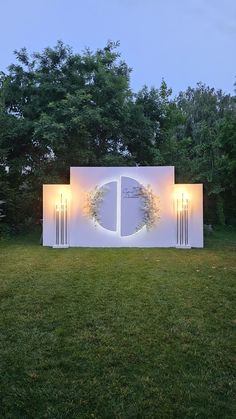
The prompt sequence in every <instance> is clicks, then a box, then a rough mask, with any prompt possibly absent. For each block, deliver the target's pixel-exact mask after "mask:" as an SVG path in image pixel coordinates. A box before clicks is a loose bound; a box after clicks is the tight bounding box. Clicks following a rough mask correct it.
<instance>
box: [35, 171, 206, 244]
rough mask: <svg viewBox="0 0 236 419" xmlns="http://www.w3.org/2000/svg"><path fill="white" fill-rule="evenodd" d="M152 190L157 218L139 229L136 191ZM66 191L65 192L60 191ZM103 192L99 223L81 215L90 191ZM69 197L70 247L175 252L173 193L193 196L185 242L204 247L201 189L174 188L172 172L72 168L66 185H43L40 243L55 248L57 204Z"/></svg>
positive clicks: (140, 215)
mask: <svg viewBox="0 0 236 419" xmlns="http://www.w3.org/2000/svg"><path fill="white" fill-rule="evenodd" d="M148 185H150V187H151V189H152V192H153V194H154V195H155V196H158V197H159V199H160V202H159V209H160V219H159V221H157V222H156V223H155V225H153V226H152V228H151V229H150V230H147V228H146V226H145V225H144V226H143V227H142V228H141V229H139V228H140V225H141V224H142V223H143V221H142V211H141V209H140V202H141V201H140V195H139V193H136V192H137V191H139V188H140V187H142V186H144V187H147V186H148ZM63 187H64V189H63ZM99 188H100V190H101V191H105V193H103V197H102V200H101V202H100V205H99V214H98V218H99V222H95V221H94V219H92V218H91V217H89V216H88V214H86V211H85V206H86V205H85V204H86V201H87V196H88V194H89V193H90V192H91V191H94V190H95V189H96V190H99ZM62 190H63V194H66V196H68V202H69V205H68V241H69V246H81V247H175V246H176V234H177V232H176V208H175V193H176V191H177V192H178V191H179V192H180V191H182V190H184V192H185V193H186V192H187V193H188V195H189V196H190V197H191V208H190V211H189V242H190V245H191V246H194V247H203V215H202V185H175V181H174V167H173V166H165V167H159V166H155V167H71V169H70V185H44V196H43V202H44V215H43V244H44V245H46V246H53V245H54V244H55V210H54V208H55V199H57V198H56V197H58V196H59V195H60V193H61V191H62Z"/></svg>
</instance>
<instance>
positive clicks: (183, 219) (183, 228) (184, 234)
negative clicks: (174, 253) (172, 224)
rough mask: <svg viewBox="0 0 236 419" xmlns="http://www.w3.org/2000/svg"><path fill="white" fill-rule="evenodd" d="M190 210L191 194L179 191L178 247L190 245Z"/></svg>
mask: <svg viewBox="0 0 236 419" xmlns="http://www.w3.org/2000/svg"><path fill="white" fill-rule="evenodd" d="M189 212H190V198H189V195H188V194H187V193H186V192H183V191H182V192H181V191H178V192H177V194H176V230H177V237H176V241H177V246H178V247H189Z"/></svg>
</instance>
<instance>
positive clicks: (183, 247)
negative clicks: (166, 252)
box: [175, 245, 191, 249]
mask: <svg viewBox="0 0 236 419" xmlns="http://www.w3.org/2000/svg"><path fill="white" fill-rule="evenodd" d="M175 247H176V249H191V246H180V245H177V246H175Z"/></svg>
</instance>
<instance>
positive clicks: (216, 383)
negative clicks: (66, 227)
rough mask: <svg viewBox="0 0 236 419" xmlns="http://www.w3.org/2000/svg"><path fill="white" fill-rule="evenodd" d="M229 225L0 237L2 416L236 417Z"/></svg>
mask: <svg viewBox="0 0 236 419" xmlns="http://www.w3.org/2000/svg"><path fill="white" fill-rule="evenodd" d="M235 250H236V234H235V233H234V232H228V233H227V232H226V233H222V232H219V233H217V232H216V233H213V234H212V235H209V237H208V238H207V240H206V248H205V249H192V250H187V251H183V250H175V249H145V250H144V249H80V248H77V249H64V250H55V249H50V248H43V247H41V246H39V245H38V238H37V239H27V238H26V239H23V238H21V239H17V240H14V241H13V240H11V241H8V242H6V241H5V242H1V244H0V299H1V311H0V418H14V419H15V418H17V419H18V418H20V419H21V418H23V419H25V418H70V419H73V418H109V419H112V418H124V419H126V418H140V419H142V418H158V419H159V418H160V419H161V418H181V419H184V418H204V419H205V418H220V419H226V418H235V417H236V406H235V394H236V389H235V359H236V353H235V341H236V338H235V325H236V304H235V302H236V301H235V279H236V275H235V274H236V266H235V255H236V252H235Z"/></svg>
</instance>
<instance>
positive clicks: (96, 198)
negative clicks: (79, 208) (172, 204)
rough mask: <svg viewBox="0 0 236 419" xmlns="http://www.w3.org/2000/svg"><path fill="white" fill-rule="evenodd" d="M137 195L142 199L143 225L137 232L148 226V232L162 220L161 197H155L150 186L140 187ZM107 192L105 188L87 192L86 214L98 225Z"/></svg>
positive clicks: (96, 188)
mask: <svg viewBox="0 0 236 419" xmlns="http://www.w3.org/2000/svg"><path fill="white" fill-rule="evenodd" d="M135 190H136V193H137V194H138V196H139V197H140V198H141V212H142V223H141V224H140V225H139V226H138V227H137V231H138V230H140V229H141V228H142V227H144V226H146V228H147V230H151V228H152V227H153V226H154V225H155V224H156V223H157V222H158V221H159V220H160V197H159V196H157V195H155V194H154V193H153V191H152V188H151V186H150V185H147V186H146V187H145V186H143V185H142V186H139V187H138V191H137V188H135ZM106 192H107V188H106V187H105V186H101V187H99V186H95V188H94V189H93V190H91V191H90V192H87V194H86V198H85V205H84V214H85V215H86V216H88V217H89V218H92V219H93V220H94V222H95V224H96V223H99V222H100V218H99V214H100V208H101V205H102V202H103V199H104V196H105V194H106Z"/></svg>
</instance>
